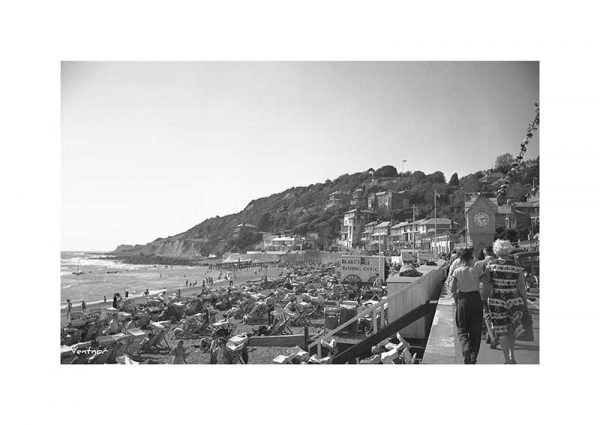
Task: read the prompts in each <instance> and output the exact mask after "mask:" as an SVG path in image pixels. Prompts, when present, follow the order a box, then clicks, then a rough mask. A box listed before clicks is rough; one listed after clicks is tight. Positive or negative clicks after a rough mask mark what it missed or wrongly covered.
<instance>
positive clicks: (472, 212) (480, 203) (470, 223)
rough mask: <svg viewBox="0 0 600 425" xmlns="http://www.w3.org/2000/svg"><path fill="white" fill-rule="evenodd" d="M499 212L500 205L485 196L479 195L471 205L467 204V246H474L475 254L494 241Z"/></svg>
mask: <svg viewBox="0 0 600 425" xmlns="http://www.w3.org/2000/svg"><path fill="white" fill-rule="evenodd" d="M497 212H498V207H497V206H496V205H495V204H494V203H493V202H492V201H490V200H489V199H488V198H485V197H483V196H478V197H477V199H475V201H474V202H473V203H472V204H471V205H470V206H468V207H467V206H466V205H465V221H466V223H467V246H472V247H473V255H474V256H477V255H478V254H479V252H480V251H481V250H482V249H483V248H485V247H486V246H491V245H492V244H493V243H494V236H495V234H496V213H497Z"/></svg>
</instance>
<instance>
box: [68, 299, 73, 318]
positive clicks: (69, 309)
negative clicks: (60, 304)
mask: <svg viewBox="0 0 600 425" xmlns="http://www.w3.org/2000/svg"><path fill="white" fill-rule="evenodd" d="M72 309H73V304H71V300H70V299H67V320H71V310H72Z"/></svg>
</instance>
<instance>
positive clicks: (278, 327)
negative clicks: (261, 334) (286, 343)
mask: <svg viewBox="0 0 600 425" xmlns="http://www.w3.org/2000/svg"><path fill="white" fill-rule="evenodd" d="M293 334H294V333H293V332H292V330H291V329H290V317H286V316H285V315H282V316H276V317H275V323H273V326H272V327H271V330H270V332H269V335H293Z"/></svg>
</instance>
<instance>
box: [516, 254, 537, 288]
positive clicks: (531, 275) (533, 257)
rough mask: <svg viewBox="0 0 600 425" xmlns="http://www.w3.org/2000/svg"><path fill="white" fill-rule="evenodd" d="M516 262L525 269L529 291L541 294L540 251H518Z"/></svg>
mask: <svg viewBox="0 0 600 425" xmlns="http://www.w3.org/2000/svg"><path fill="white" fill-rule="evenodd" d="M514 258H515V263H516V264H517V265H519V266H521V267H523V269H525V284H526V285H527V292H528V293H529V294H531V295H539V290H540V252H539V251H531V252H518V253H516V254H515V255H514Z"/></svg>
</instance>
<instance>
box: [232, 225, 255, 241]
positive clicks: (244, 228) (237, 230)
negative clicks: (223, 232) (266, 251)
mask: <svg viewBox="0 0 600 425" xmlns="http://www.w3.org/2000/svg"><path fill="white" fill-rule="evenodd" d="M249 233H258V227H256V226H255V225H254V224H249V223H240V224H238V225H237V226H235V227H234V228H233V237H234V238H239V237H241V236H244V235H246V234H249Z"/></svg>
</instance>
